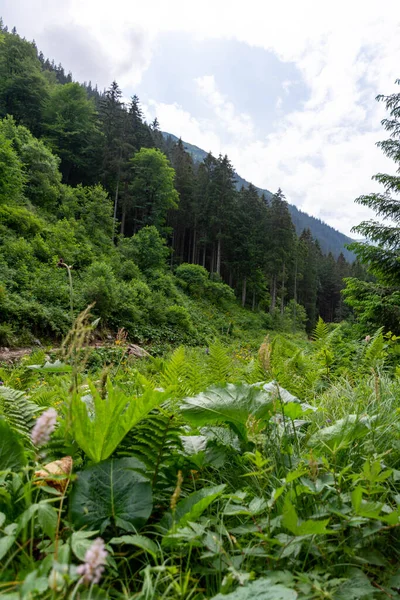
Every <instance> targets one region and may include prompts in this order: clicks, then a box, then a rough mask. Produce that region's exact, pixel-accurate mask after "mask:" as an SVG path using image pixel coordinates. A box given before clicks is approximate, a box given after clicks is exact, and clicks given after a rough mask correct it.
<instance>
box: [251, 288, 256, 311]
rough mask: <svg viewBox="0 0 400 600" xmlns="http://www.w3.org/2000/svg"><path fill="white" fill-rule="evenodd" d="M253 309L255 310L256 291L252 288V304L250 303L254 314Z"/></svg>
mask: <svg viewBox="0 0 400 600" xmlns="http://www.w3.org/2000/svg"><path fill="white" fill-rule="evenodd" d="M255 309H256V290H255V288H254V290H253V302H252V305H251V310H252V311H253V312H254V311H255Z"/></svg>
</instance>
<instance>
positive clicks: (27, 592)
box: [21, 569, 49, 598]
mask: <svg viewBox="0 0 400 600" xmlns="http://www.w3.org/2000/svg"><path fill="white" fill-rule="evenodd" d="M48 587H49V580H48V577H44V576H43V575H42V576H40V575H39V573H38V569H34V570H33V571H31V572H30V573H28V575H27V576H26V577H25V579H24V582H23V584H22V585H21V598H33V597H35V596H36V597H37V594H42V593H43V592H45V591H46V590H47V589H48ZM35 592H36V593H35Z"/></svg>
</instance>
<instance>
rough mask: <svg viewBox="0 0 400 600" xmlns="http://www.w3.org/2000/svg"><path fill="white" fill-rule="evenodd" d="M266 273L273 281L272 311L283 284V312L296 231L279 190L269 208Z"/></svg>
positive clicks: (266, 232) (266, 233)
mask: <svg viewBox="0 0 400 600" xmlns="http://www.w3.org/2000/svg"><path fill="white" fill-rule="evenodd" d="M265 243H266V251H265V256H266V272H267V273H268V275H269V277H270V281H271V303H270V311H271V312H273V311H274V310H275V308H276V301H277V297H278V283H279V280H280V282H281V312H283V303H284V298H285V284H286V281H287V270H288V266H289V263H290V262H291V261H292V259H293V257H294V248H295V230H294V225H293V223H292V219H291V217H290V213H289V209H288V206H287V202H286V200H285V196H284V194H283V192H282V190H281V189H280V188H279V189H278V191H277V192H276V194H274V196H273V197H272V200H271V204H270V206H269V208H268V227H267V230H266V231H265Z"/></svg>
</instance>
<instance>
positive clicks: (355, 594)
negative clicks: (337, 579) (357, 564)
mask: <svg viewBox="0 0 400 600" xmlns="http://www.w3.org/2000/svg"><path fill="white" fill-rule="evenodd" d="M375 591H376V589H375V588H374V587H373V586H372V585H371V583H370V582H369V579H368V577H367V576H366V575H364V573H363V572H362V571H358V570H356V569H354V574H353V576H352V577H351V578H350V579H347V581H345V582H343V583H342V584H341V585H340V586H339V587H338V589H337V590H336V591H335V593H334V595H333V598H334V600H360V599H361V598H364V599H365V600H372V598H374V592H375Z"/></svg>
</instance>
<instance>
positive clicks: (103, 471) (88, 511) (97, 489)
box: [70, 458, 152, 533]
mask: <svg viewBox="0 0 400 600" xmlns="http://www.w3.org/2000/svg"><path fill="white" fill-rule="evenodd" d="M142 469H143V470H144V465H143V464H142V463H141V462H140V461H138V460H137V459H135V458H119V459H110V460H106V461H104V462H102V463H99V464H96V465H94V466H93V467H90V468H89V469H86V470H85V471H81V472H80V473H78V477H77V481H76V482H75V484H74V489H73V492H72V497H71V501H70V506H71V509H70V510H71V519H72V522H73V523H74V525H75V527H77V528H80V527H82V528H88V529H97V530H99V531H100V532H101V533H102V532H104V530H105V529H106V528H107V527H108V526H110V525H115V526H116V527H117V528H120V529H123V530H125V531H135V530H136V529H139V528H140V527H142V525H144V524H145V522H146V521H147V519H148V518H149V516H150V514H151V511H152V494H151V485H150V483H149V481H148V479H147V478H146V477H144V475H142V474H141V473H138V472H137V470H142Z"/></svg>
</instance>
